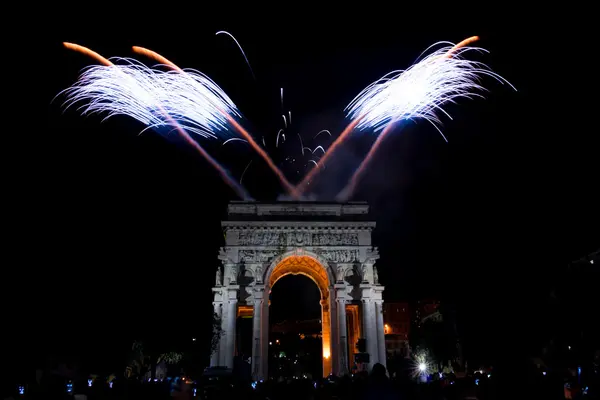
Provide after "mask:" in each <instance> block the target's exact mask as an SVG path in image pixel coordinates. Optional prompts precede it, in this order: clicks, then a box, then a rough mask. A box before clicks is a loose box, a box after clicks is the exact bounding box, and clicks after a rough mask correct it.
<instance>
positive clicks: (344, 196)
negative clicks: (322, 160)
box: [337, 122, 394, 202]
mask: <svg viewBox="0 0 600 400" xmlns="http://www.w3.org/2000/svg"><path fill="white" fill-rule="evenodd" d="M393 127H394V123H393V122H392V123H390V124H388V126H386V127H385V129H384V130H383V131H382V132H381V134H380V135H379V136H377V140H375V143H373V146H371V149H370V150H369V153H368V154H367V156H366V157H365V158H364V159H363V161H362V162H361V163H360V165H359V166H358V169H357V170H356V171H354V174H353V175H352V178H351V179H350V182H349V183H348V185H346V187H345V188H344V189H343V190H342V191H341V192H340V194H338V196H337V200H338V201H342V202H345V201H348V199H349V198H350V197H351V196H352V195H353V194H354V190H356V185H357V184H358V182H359V181H360V178H362V175H363V173H364V172H365V171H366V169H367V166H368V165H369V163H370V162H371V159H373V156H374V154H375V152H377V149H378V148H379V147H380V146H381V143H382V142H383V139H384V138H385V137H386V136H387V134H388V133H389V132H390V131H391V130H392V129H393Z"/></svg>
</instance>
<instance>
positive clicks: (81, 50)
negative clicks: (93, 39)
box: [63, 42, 113, 66]
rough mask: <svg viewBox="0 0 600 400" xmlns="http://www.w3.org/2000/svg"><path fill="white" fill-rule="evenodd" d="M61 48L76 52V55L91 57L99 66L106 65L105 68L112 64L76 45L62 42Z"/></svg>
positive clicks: (93, 52) (91, 51)
mask: <svg viewBox="0 0 600 400" xmlns="http://www.w3.org/2000/svg"><path fill="white" fill-rule="evenodd" d="M63 46H65V47H66V48H67V49H69V50H73V51H76V52H78V53H81V54H84V55H86V56H88V57H91V58H93V59H94V60H96V61H99V62H100V64H103V65H106V66H111V65H113V63H112V62H110V60H109V59H107V58H104V57H102V56H101V55H100V54H98V53H96V52H95V51H93V50H90V49H88V48H87V47H83V46H80V45H78V44H75V43H68V42H63Z"/></svg>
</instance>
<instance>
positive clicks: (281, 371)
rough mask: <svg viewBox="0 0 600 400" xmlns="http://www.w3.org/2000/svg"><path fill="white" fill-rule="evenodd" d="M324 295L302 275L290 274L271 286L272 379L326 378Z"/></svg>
mask: <svg viewBox="0 0 600 400" xmlns="http://www.w3.org/2000/svg"><path fill="white" fill-rule="evenodd" d="M320 300H321V291H320V290H319V288H318V286H317V285H315V283H314V281H313V280H312V279H310V278H308V277H307V276H305V275H303V274H289V275H286V276H283V277H281V278H279V279H278V280H277V282H276V283H275V284H274V285H273V286H271V295H270V306H269V350H268V354H269V358H268V363H269V367H268V370H269V377H271V378H275V379H278V378H279V377H283V378H284V379H286V378H293V377H298V378H300V377H306V376H310V377H312V378H319V377H321V376H323V360H322V357H321V355H322V353H323V341H322V325H321V323H322V321H321V302H320Z"/></svg>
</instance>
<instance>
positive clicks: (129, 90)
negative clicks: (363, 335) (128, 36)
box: [59, 31, 514, 201]
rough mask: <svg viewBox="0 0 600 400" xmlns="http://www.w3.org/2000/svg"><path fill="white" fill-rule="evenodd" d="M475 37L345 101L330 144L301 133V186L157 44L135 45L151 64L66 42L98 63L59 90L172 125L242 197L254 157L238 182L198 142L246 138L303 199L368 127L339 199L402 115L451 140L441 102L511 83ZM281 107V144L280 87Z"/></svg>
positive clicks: (225, 103) (103, 108)
mask: <svg viewBox="0 0 600 400" xmlns="http://www.w3.org/2000/svg"><path fill="white" fill-rule="evenodd" d="M218 33H226V34H227V35H229V36H231V38H232V39H233V40H234V41H235V42H236V44H237V45H238V47H239V48H240V50H241V51H242V54H243V55H244V58H245V60H246V62H247V64H248V67H249V68H250V70H251V72H252V75H253V76H254V72H253V71H252V69H251V67H250V64H249V62H248V59H247V57H246V54H245V53H244V52H243V50H242V48H241V46H240V45H239V43H238V42H237V40H235V38H234V37H233V36H232V35H231V34H229V33H227V32H223V31H220V32H218ZM478 39H479V38H478V37H477V36H473V37H470V38H467V39H465V40H463V41H462V42H460V43H458V44H453V43H450V42H438V43H435V44H434V45H432V46H430V47H429V48H427V49H426V50H425V51H424V52H423V53H422V54H421V55H420V56H419V58H418V61H417V62H416V63H414V64H413V65H411V66H409V67H408V68H407V69H406V70H399V71H393V72H390V73H389V74H387V75H385V76H383V77H382V78H380V79H378V80H376V81H375V82H373V83H372V84H370V85H369V86H367V87H366V88H365V89H364V90H363V91H362V92H361V93H359V94H358V95H357V96H356V97H355V98H354V99H353V100H352V101H351V102H350V103H349V104H348V106H347V107H346V108H345V110H344V112H345V114H346V117H347V119H348V120H349V123H348V126H347V127H346V129H344V130H343V131H342V133H341V134H340V135H339V136H338V137H337V138H336V139H335V140H334V141H333V142H332V143H331V145H330V146H328V148H327V149H325V148H324V147H323V146H324V145H325V146H326V144H325V143H323V145H316V146H315V147H314V149H311V148H310V147H306V146H304V143H303V141H302V137H301V136H300V134H298V135H297V136H298V139H299V149H300V153H301V155H302V157H305V156H308V157H309V158H310V159H309V160H308V161H307V162H306V165H307V166H308V165H310V167H308V168H309V170H308V173H307V174H306V175H305V176H304V177H303V178H302V179H301V180H300V182H299V183H298V184H297V185H296V186H294V185H292V184H291V183H290V182H289V180H288V178H287V177H286V176H285V175H284V174H283V172H282V171H281V169H280V167H279V166H278V165H276V164H275V163H274V162H273V160H272V159H271V157H270V156H269V154H268V152H267V146H266V142H265V139H264V136H263V137H262V146H261V145H260V144H259V143H258V142H257V141H256V140H255V137H254V136H253V135H252V134H250V133H249V132H248V131H247V130H246V129H244V128H243V126H242V124H243V118H242V114H241V112H240V110H238V108H237V106H236V105H235V104H234V102H233V100H232V99H230V98H229V96H227V94H226V93H225V92H224V91H223V90H222V89H221V88H220V87H219V86H218V85H217V83H215V82H214V81H213V80H212V79H210V78H209V77H208V76H207V75H205V74H203V73H202V72H200V71H197V70H193V69H182V68H180V67H178V66H177V65H175V64H174V63H172V62H171V61H169V60H168V59H167V58H165V57H163V56H161V55H160V54H158V53H156V52H154V51H152V50H149V49H145V48H142V47H137V46H134V47H133V51H134V52H135V53H136V54H139V55H142V56H144V57H147V58H149V59H151V60H154V61H156V62H158V63H159V65H157V66H155V67H153V68H150V67H147V66H146V65H145V64H143V63H141V62H140V61H137V60H135V59H132V58H112V59H110V60H109V59H106V58H104V57H103V56H101V55H100V54H98V53H96V52H94V51H92V50H90V49H87V48H85V47H83V46H79V45H76V44H72V43H64V45H65V47H66V48H68V49H70V50H74V51H77V52H80V53H82V54H85V55H87V56H89V57H91V58H93V59H94V60H96V61H98V62H99V63H100V65H94V66H90V67H88V68H86V69H84V71H83V73H82V74H81V75H80V77H79V79H78V80H77V82H76V83H75V84H73V85H72V86H71V87H69V88H67V89H65V90H64V91H62V92H61V93H59V95H64V96H65V97H66V101H65V102H64V104H65V106H66V107H71V106H74V105H77V106H78V110H80V111H81V113H82V114H84V115H89V114H102V115H104V116H105V117H104V119H106V118H110V117H111V116H114V115H126V116H129V117H131V118H134V119H136V120H137V121H139V122H141V123H142V124H143V125H145V126H146V128H144V129H143V130H142V132H144V131H146V130H148V129H152V130H155V131H157V132H159V133H161V134H163V135H164V136H166V137H167V138H169V137H170V135H171V132H173V131H175V132H177V133H178V134H179V136H180V137H182V138H183V139H184V141H185V142H186V143H187V144H189V145H191V146H192V147H193V148H194V149H195V150H196V151H198V153H199V154H200V155H201V156H202V157H203V158H205V159H206V160H207V161H208V162H209V164H210V165H211V166H212V167H213V168H215V169H216V170H217V172H218V173H219V175H220V176H221V177H222V178H223V180H224V181H225V183H227V184H228V185H229V186H230V187H231V188H232V189H233V190H234V192H235V193H236V194H237V195H238V196H239V197H240V198H242V199H244V200H249V199H250V195H249V194H248V192H247V191H246V190H245V189H244V188H243V186H242V180H243V176H244V174H245V173H246V171H247V169H248V167H249V166H250V164H251V163H252V161H250V163H249V164H248V165H247V166H246V168H245V169H244V172H243V173H242V176H241V177H240V180H239V183H238V181H236V180H234V179H233V177H232V176H231V174H230V173H229V171H227V169H226V168H225V167H223V166H222V165H221V164H220V163H219V162H218V161H216V160H215V159H214V158H213V157H212V156H211V155H210V154H208V152H207V151H206V150H204V148H203V147H202V145H201V141H203V140H218V141H221V142H222V144H223V145H226V144H227V143H229V142H232V141H242V142H245V143H247V144H249V145H250V147H251V148H252V150H253V151H254V152H256V154H257V155H258V156H259V157H260V158H262V159H263V161H264V162H266V164H267V165H268V166H269V168H270V169H271V170H272V171H273V173H274V174H275V175H276V176H277V178H278V179H279V181H280V182H281V185H282V187H283V188H284V190H285V192H286V195H287V196H289V197H291V198H292V199H296V200H298V199H301V198H303V197H304V196H305V195H306V194H307V192H308V186H309V184H310V182H311V181H312V180H313V179H315V177H316V175H317V174H318V172H319V171H320V170H321V169H322V168H323V167H325V165H326V163H327V162H328V161H329V160H330V159H331V158H332V156H333V155H334V154H335V152H336V151H337V149H339V148H340V147H341V146H342V145H343V144H344V142H346V141H347V140H349V138H350V136H351V133H352V132H353V131H357V130H358V131H368V132H371V133H372V134H374V135H376V136H377V138H376V140H375V142H374V143H373V145H372V146H371V148H370V150H369V151H368V154H367V156H366V157H365V158H364V160H363V161H362V162H361V164H360V165H359V166H358V168H357V169H356V170H355V171H354V174H353V175H352V177H351V179H350V181H349V182H348V184H347V185H346V187H345V188H344V189H343V190H342V191H341V192H340V193H339V194H338V196H337V199H338V200H340V201H346V200H348V199H350V198H351V197H352V195H353V193H354V191H355V189H356V187H357V185H358V183H359V181H360V178H361V176H362V175H363V173H364V171H365V170H366V169H367V167H368V164H369V163H370V161H372V159H373V157H374V156H375V153H376V151H377V149H378V148H379V147H380V144H381V141H382V140H383V138H384V137H385V136H386V135H388V134H389V133H391V132H392V131H393V129H392V128H393V127H395V126H397V125H398V124H400V123H401V122H402V121H403V120H425V121H427V122H428V123H430V124H431V125H433V126H434V127H435V128H436V129H437V130H438V132H439V133H440V135H441V137H442V138H443V140H446V137H445V136H444V135H443V133H442V131H441V125H442V118H444V117H446V118H448V119H452V118H451V116H450V115H449V114H448V113H447V112H446V111H445V110H444V109H443V106H444V105H446V104H448V103H455V102H456V100H457V99H460V98H467V99H472V98H474V97H483V96H482V94H481V93H482V92H484V91H485V88H484V87H483V86H482V84H481V81H482V78H483V77H486V76H487V77H491V78H493V79H495V80H497V81H498V82H500V83H503V84H508V85H509V86H510V87H511V88H513V89H514V87H513V86H512V85H510V83H508V82H507V81H506V80H505V79H504V78H502V77H501V76H499V75H498V74H496V73H494V72H493V71H491V69H490V68H489V67H487V66H486V65H485V64H483V63H481V62H477V61H472V60H469V59H467V58H466V55H468V54H469V53H473V52H480V53H481V52H486V50H484V49H483V48H480V47H472V46H470V45H471V44H472V43H474V42H476V41H477V40H478ZM281 106H282V117H283V118H282V119H283V123H284V128H283V129H281V130H279V132H278V133H277V138H276V143H275V147H276V148H279V146H280V144H281V143H284V142H285V141H286V140H289V139H288V138H287V137H286V135H285V133H286V129H287V128H288V126H289V125H291V124H292V114H291V111H288V112H287V113H285V112H284V110H283V89H281ZM323 133H327V134H328V135H323ZM318 137H319V138H320V139H329V138H330V137H331V132H329V131H328V130H322V131H320V132H318V133H317V134H316V135H314V137H313V139H317V138H318ZM446 141H447V140H446ZM290 158H291V159H293V160H295V159H296V157H294V156H293V155H290V157H287V158H286V160H288V159H290ZM298 158H300V157H299V156H298Z"/></svg>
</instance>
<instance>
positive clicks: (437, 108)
mask: <svg viewBox="0 0 600 400" xmlns="http://www.w3.org/2000/svg"><path fill="white" fill-rule="evenodd" d="M468 51H479V52H484V51H485V50H484V49H481V48H478V47H463V48H461V49H459V50H457V51H453V47H443V48H440V49H439V50H436V51H434V52H433V53H431V54H430V55H428V56H427V57H425V58H424V59H422V60H421V61H419V62H418V63H416V64H414V65H412V66H411V67H410V68H408V69H407V70H404V71H394V72H391V73H389V74H387V75H385V76H383V77H382V78H381V79H379V80H377V81H376V82H373V83H372V84H371V85H369V86H368V87H366V88H365V89H364V90H363V91H362V92H361V93H360V94H359V95H358V96H357V97H356V98H354V100H352V102H351V103H350V104H349V105H348V106H347V107H346V109H345V110H344V111H345V112H346V113H347V116H348V117H350V118H351V119H359V121H358V124H357V128H358V129H374V130H375V131H379V130H381V129H383V128H384V127H385V126H386V125H388V124H389V123H390V122H394V121H399V120H403V119H415V118H422V119H425V120H427V121H428V122H430V123H431V124H433V126H435V127H436V128H437V129H438V131H439V128H438V126H439V125H441V121H440V119H439V117H438V112H441V113H443V114H445V115H446V116H447V117H449V118H450V119H451V117H450V115H448V113H447V112H446V111H444V110H443V109H442V105H444V104H447V103H453V102H455V100H456V99H458V98H472V97H483V96H481V94H480V92H482V91H484V90H485V89H484V88H483V86H481V84H480V80H481V78H482V77H483V76H486V75H487V76H491V77H493V78H495V79H496V80H498V81H500V82H501V83H507V84H508V85H510V83H508V81H506V80H505V79H504V78H502V77H501V76H499V75H498V74H496V73H494V72H492V71H491V70H490V69H489V68H488V67H487V66H486V65H485V64H482V63H480V62H476V61H470V60H466V59H465V58H464V57H463V54H464V53H465V52H468ZM510 86H511V87H512V88H513V89H514V87H513V86H512V85H510ZM515 90H516V89H515ZM440 133H441V131H440ZM442 136H443V135H442ZM444 139H445V138H444Z"/></svg>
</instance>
